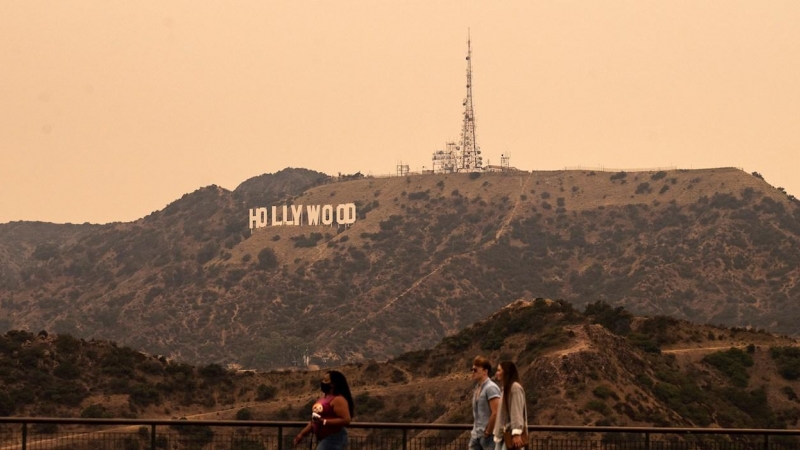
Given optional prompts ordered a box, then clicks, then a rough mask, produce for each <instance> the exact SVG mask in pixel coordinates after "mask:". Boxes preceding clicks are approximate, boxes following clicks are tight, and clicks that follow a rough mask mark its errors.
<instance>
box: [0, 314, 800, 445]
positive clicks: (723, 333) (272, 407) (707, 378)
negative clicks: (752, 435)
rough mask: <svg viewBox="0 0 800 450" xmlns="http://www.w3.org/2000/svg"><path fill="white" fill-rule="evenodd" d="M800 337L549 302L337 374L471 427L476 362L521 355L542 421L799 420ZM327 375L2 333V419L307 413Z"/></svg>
mask: <svg viewBox="0 0 800 450" xmlns="http://www.w3.org/2000/svg"><path fill="white" fill-rule="evenodd" d="M795 345H796V341H794V340H792V339H788V338H785V337H779V336H774V335H770V334H767V333H763V332H755V331H747V330H744V329H727V328H723V327H715V326H710V325H696V324H692V323H690V322H686V321H678V320H675V319H670V318H667V317H664V316H660V317H655V318H641V317H633V316H632V315H631V314H630V313H628V312H627V311H625V310H623V309H622V308H613V307H611V306H609V305H608V304H605V303H602V302H597V303H593V304H590V305H589V306H588V307H587V308H586V310H585V312H583V313H581V312H579V311H577V310H576V309H575V308H573V307H572V305H570V304H569V303H567V302H564V301H561V300H557V301H552V300H546V299H536V300H535V301H532V302H526V301H518V302H514V303H512V304H510V305H507V306H506V307H504V308H501V309H500V310H499V311H497V312H495V313H494V314H492V315H491V316H490V317H488V318H486V319H483V320H481V321H479V322H477V323H475V324H473V325H471V326H469V327H467V328H465V329H464V330H462V331H460V332H458V333H456V334H454V335H452V336H449V337H447V338H445V339H444V340H443V341H442V342H440V343H438V344H437V345H436V346H434V347H432V348H431V349H427V350H421V351H414V352H409V353H405V354H402V355H400V356H398V357H397V358H394V359H392V360H389V361H387V362H384V363H378V362H375V361H365V362H358V363H350V364H346V365H344V366H340V367H337V369H338V370H341V371H342V372H343V373H344V374H345V375H346V376H347V378H348V381H349V384H350V386H351V389H352V391H353V395H354V397H355V403H356V420H358V421H359V422H444V423H469V422H471V419H472V415H471V406H470V401H469V399H470V392H471V388H472V386H473V383H472V382H471V381H470V375H469V368H470V367H471V361H472V358H473V357H474V356H475V355H476V354H483V355H486V356H488V357H489V358H490V359H491V360H492V361H494V362H497V361H500V360H505V359H510V360H513V361H515V362H516V364H517V366H518V367H519V369H520V375H521V382H522V384H523V385H524V387H525V391H526V398H527V403H528V412H529V420H530V423H533V424H554V425H622V426H654V425H655V426H704V427H706V426H722V427H740V428H787V427H788V428H793V427H796V426H797V424H798V419H800V406H799V405H798V402H800V398H799V397H798V395H797V392H798V390H800V381H798V375H800V371H799V370H798V368H800V351H798V349H797V347H795ZM323 373H324V370H323V371H306V370H302V371H300V370H296V371H289V372H283V371H270V372H258V373H253V372H246V373H242V372H239V373H236V372H233V371H226V370H225V369H224V368H222V367H221V366H219V365H217V364H209V365H204V366H200V367H192V366H190V365H187V364H182V363H179V362H176V361H168V360H166V359H164V358H156V357H154V356H149V355H146V354H142V353H140V352H138V351H136V350H134V349H131V348H129V347H123V346H118V345H117V344H115V343H113V342H111V343H110V342H107V341H95V340H91V341H85V340H78V339H75V338H73V337H71V336H69V335H57V336H54V335H49V336H44V335H42V334H40V335H39V336H36V335H34V334H32V333H25V332H9V333H6V335H5V336H2V335H0V387H2V389H0V415H16V416H58V417H77V416H80V417H129V418H135V417H147V418H177V417H186V418H189V419H203V418H205V419H233V418H236V419H240V420H247V419H250V418H252V419H258V420H306V419H307V417H308V415H309V411H310V409H311V405H312V404H313V402H314V401H315V399H316V398H317V397H318V395H319V392H318V390H319V379H320V378H321V377H322V375H323ZM445 434H446V435H447V433H445ZM458 434H459V433H451V434H449V435H451V436H452V437H455V436H456V435H458ZM0 441H2V438H0Z"/></svg>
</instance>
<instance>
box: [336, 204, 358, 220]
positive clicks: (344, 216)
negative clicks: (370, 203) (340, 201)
mask: <svg viewBox="0 0 800 450" xmlns="http://www.w3.org/2000/svg"><path fill="white" fill-rule="evenodd" d="M355 222H356V204H355V203H345V204H344V205H339V206H337V207H336V223H337V224H339V225H352V224H354V223H355Z"/></svg>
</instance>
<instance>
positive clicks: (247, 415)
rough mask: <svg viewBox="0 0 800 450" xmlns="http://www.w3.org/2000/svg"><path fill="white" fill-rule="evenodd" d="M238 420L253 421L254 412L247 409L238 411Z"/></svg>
mask: <svg viewBox="0 0 800 450" xmlns="http://www.w3.org/2000/svg"><path fill="white" fill-rule="evenodd" d="M236 420H253V412H252V411H250V410H249V409H247V408H242V409H240V410H239V411H236Z"/></svg>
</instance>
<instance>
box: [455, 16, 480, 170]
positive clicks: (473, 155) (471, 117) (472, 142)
mask: <svg viewBox="0 0 800 450" xmlns="http://www.w3.org/2000/svg"><path fill="white" fill-rule="evenodd" d="M460 144H461V145H460V147H461V148H460V149H459V155H458V156H459V157H458V161H457V165H458V169H459V170H461V171H464V172H475V171H479V170H481V168H482V167H481V166H482V165H483V158H481V156H480V155H481V150H480V147H478V141H477V138H476V135H475V111H474V109H473V107H472V43H471V42H470V37H469V30H467V97H466V98H465V99H464V123H463V125H462V127H461V142H460Z"/></svg>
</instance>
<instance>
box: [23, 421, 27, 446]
mask: <svg viewBox="0 0 800 450" xmlns="http://www.w3.org/2000/svg"><path fill="white" fill-rule="evenodd" d="M27 448H28V422H22V450H25V449H27Z"/></svg>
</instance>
